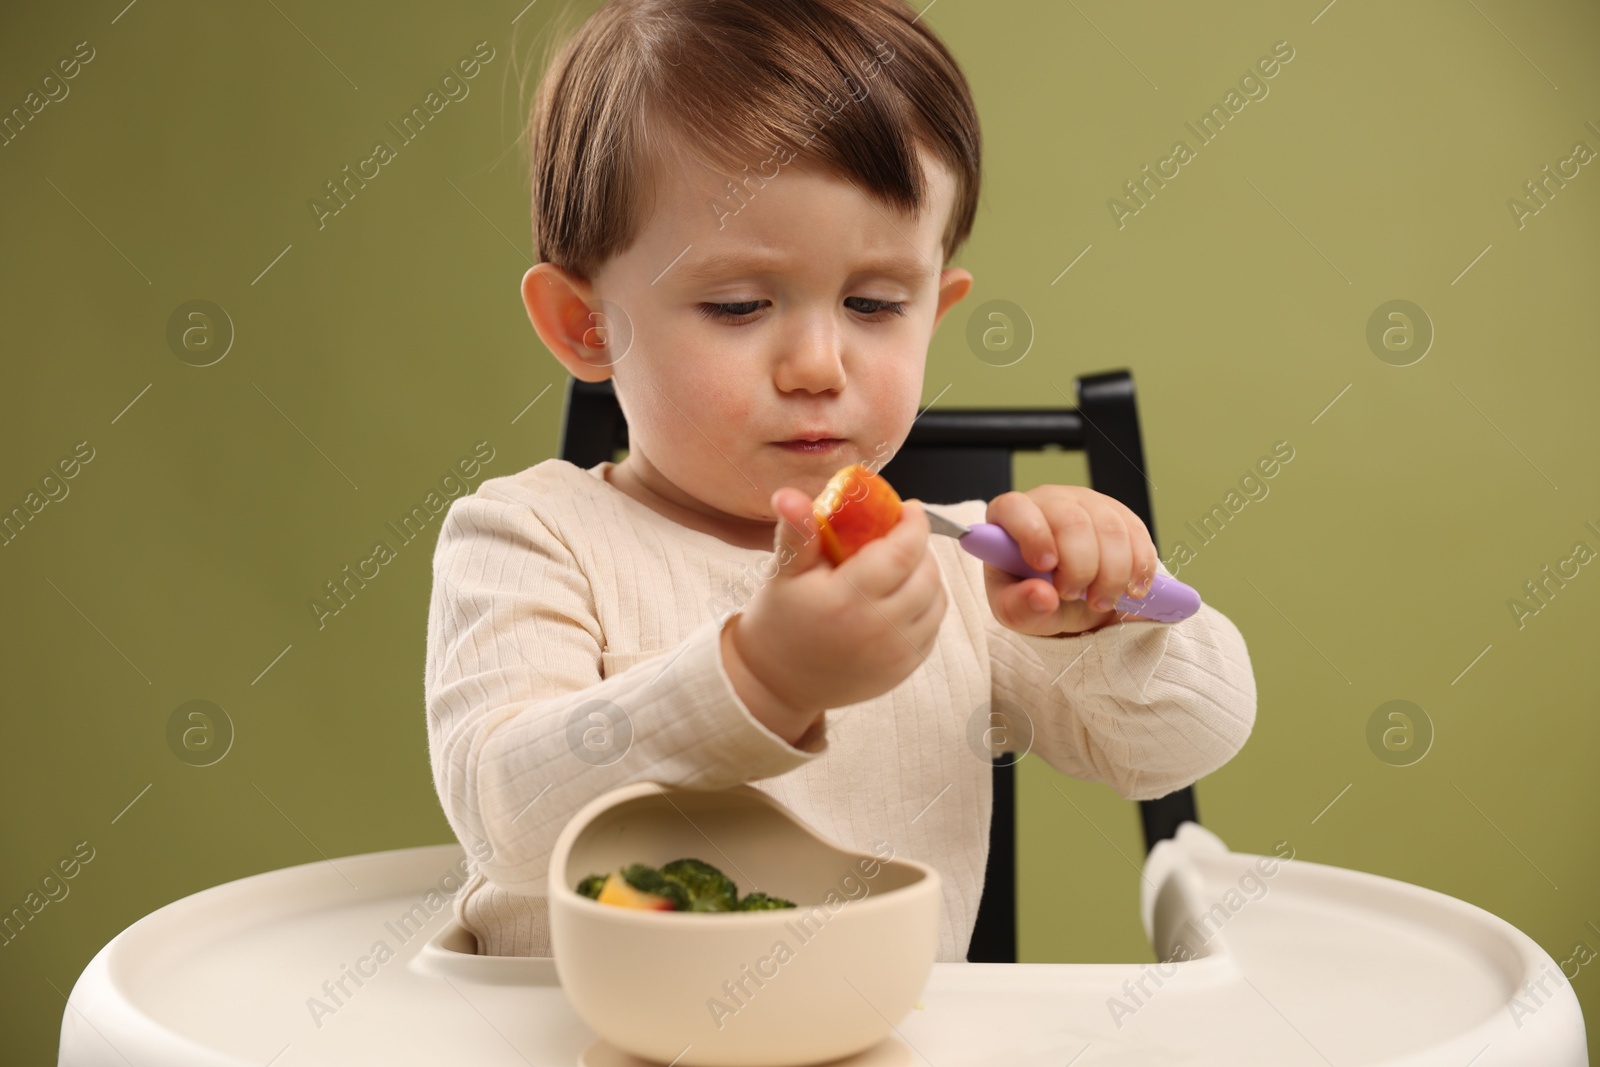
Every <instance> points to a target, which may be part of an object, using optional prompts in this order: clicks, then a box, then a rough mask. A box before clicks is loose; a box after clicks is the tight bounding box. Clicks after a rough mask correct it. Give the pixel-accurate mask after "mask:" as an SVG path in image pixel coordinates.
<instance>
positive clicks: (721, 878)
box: [661, 859, 739, 911]
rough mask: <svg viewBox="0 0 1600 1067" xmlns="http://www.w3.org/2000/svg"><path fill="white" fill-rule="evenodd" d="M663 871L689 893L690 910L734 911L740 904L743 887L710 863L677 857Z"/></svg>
mask: <svg viewBox="0 0 1600 1067" xmlns="http://www.w3.org/2000/svg"><path fill="white" fill-rule="evenodd" d="M661 874H662V876H663V877H665V878H667V879H668V880H670V881H673V882H677V883H678V884H679V885H681V886H683V888H684V889H685V890H686V891H687V892H688V894H689V910H690V911H732V910H734V905H735V904H737V903H738V900H739V890H738V887H736V886H735V885H734V884H733V880H732V879H730V878H729V877H728V876H727V875H725V874H723V873H722V872H721V871H719V870H717V869H716V868H715V867H713V866H711V864H709V863H704V862H702V861H700V860H696V859H681V860H673V861H672V862H671V863H669V864H667V865H666V866H664V867H662V868H661Z"/></svg>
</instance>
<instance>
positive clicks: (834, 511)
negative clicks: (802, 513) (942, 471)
mask: <svg viewBox="0 0 1600 1067" xmlns="http://www.w3.org/2000/svg"><path fill="white" fill-rule="evenodd" d="M900 510H901V504H900V494H898V493H896V492H895V491H894V488H893V487H892V486H891V485H890V484H889V483H888V482H887V481H885V480H884V478H883V476H882V475H880V474H878V473H877V472H876V471H874V470H872V469H871V468H869V467H868V466H867V465H866V464H864V463H852V464H850V465H849V466H848V467H843V468H841V469H840V470H839V471H838V472H837V473H836V474H834V476H833V477H832V478H830V479H828V484H827V485H826V486H825V487H823V490H822V492H821V493H820V494H819V495H818V496H817V498H816V500H814V501H812V504H811V513H812V516H813V517H814V518H815V519H816V522H817V534H818V536H819V537H821V538H822V554H823V555H824V556H827V557H828V560H829V562H831V563H833V564H834V565H838V564H840V563H843V562H844V561H845V560H847V559H849V558H850V557H851V556H853V555H855V554H856V553H857V552H858V551H860V549H861V547H862V546H863V545H865V544H867V542H869V541H872V540H875V539H876V538H879V537H882V536H883V535H884V534H886V533H888V532H889V531H890V530H892V529H893V528H894V525H895V523H897V522H899V521H900Z"/></svg>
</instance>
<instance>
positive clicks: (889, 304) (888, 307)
mask: <svg viewBox="0 0 1600 1067" xmlns="http://www.w3.org/2000/svg"><path fill="white" fill-rule="evenodd" d="M850 300H854V301H857V302H858V303H862V304H873V305H876V306H874V307H866V308H860V307H858V308H856V309H855V310H856V311H859V312H861V313H862V314H863V315H874V314H877V313H878V312H880V311H887V312H888V313H889V314H891V315H904V314H905V313H906V306H905V304H904V303H903V302H901V301H898V300H868V299H867V298H866V297H864V296H852V297H850V298H849V300H846V301H845V302H846V303H849V301H850Z"/></svg>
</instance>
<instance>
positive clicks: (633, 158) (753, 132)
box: [528, 0, 981, 278]
mask: <svg viewBox="0 0 1600 1067" xmlns="http://www.w3.org/2000/svg"><path fill="white" fill-rule="evenodd" d="M528 133H529V147H530V151H531V155H532V159H531V163H532V165H531V171H532V185H533V236H534V245H535V250H536V252H537V255H538V258H539V260H540V261H541V262H549V263H553V264H555V265H556V266H558V267H561V268H562V269H564V270H567V271H569V272H571V273H573V274H575V275H577V276H579V277H582V278H592V277H593V276H594V274H595V272H596V271H598V270H599V268H600V267H601V266H602V265H603V264H604V263H605V262H606V261H607V260H608V259H610V258H611V257H612V256H614V255H617V254H619V253H621V252H623V251H625V250H626V249H627V248H628V246H629V245H630V244H632V243H633V240H634V238H635V237H636V236H637V235H638V233H639V230H640V229H641V228H642V227H643V226H644V224H645V222H646V221H647V219H648V217H649V213H650V212H651V210H652V209H653V197H652V195H651V193H652V190H653V189H654V187H655V185H654V182H653V181H652V178H653V176H654V174H655V173H656V171H655V169H654V168H656V167H657V166H659V165H661V164H662V163H664V162H666V161H668V160H671V159H674V158H684V157H687V158H692V159H694V160H696V161H698V162H700V163H703V164H705V165H707V166H710V167H712V168H713V169H714V170H715V171H717V172H718V173H721V174H726V175H733V176H736V177H737V178H738V181H739V184H738V185H735V184H734V183H733V182H729V183H728V186H727V200H726V204H727V206H726V207H725V208H724V210H725V211H728V212H733V211H737V210H738V207H739V206H741V205H742V197H741V196H740V194H741V193H744V192H745V191H746V190H754V189H759V188H760V187H761V186H762V185H763V184H764V183H765V180H770V179H772V178H773V177H775V176H776V171H772V172H767V170H766V168H769V167H772V166H774V165H775V164H777V165H806V164H814V165H816V166H818V167H820V168H822V169H824V170H826V171H828V172H830V173H833V174H835V175H839V176H843V177H845V178H847V179H849V180H851V181H853V182H855V183H857V184H858V185H860V186H861V187H862V188H863V189H864V190H865V191H866V192H867V193H869V194H871V195H874V196H876V197H877V198H879V199H880V200H881V201H882V202H884V203H886V204H889V205H892V206H893V207H895V208H898V209H900V210H902V211H904V212H906V213H908V214H913V215H915V214H918V213H920V212H921V211H922V209H923V207H924V206H925V204H926V203H927V202H928V199H929V196H930V193H931V190H930V188H929V186H928V183H927V181H926V178H925V175H924V174H923V171H922V168H921V166H920V165H919V162H918V158H917V153H916V149H917V146H918V145H921V146H922V147H923V148H924V149H925V150H926V151H928V152H929V153H930V154H931V155H932V156H934V157H935V158H937V159H939V160H940V161H941V162H943V163H944V164H945V165H946V166H948V167H949V168H950V169H951V171H952V172H953V173H954V175H955V179H956V192H955V206H954V208H953V210H952V211H951V217H950V219H949V221H948V223H947V224H946V227H945V230H944V240H943V250H944V255H945V259H946V261H948V260H949V258H950V257H951V256H953V255H954V254H955V252H956V250H957V249H959V248H960V247H961V245H962V244H963V243H964V242H965V241H966V239H967V236H968V234H969V233H970V232H971V230H972V221H973V216H974V215H975V214H976V211H977V203H978V185H979V174H980V161H981V142H980V136H979V129H978V115H977V109H976V108H975V107H974V105H973V102H972V95H971V92H970V90H969V89H968V87H967V82H966V79H965V78H964V77H963V75H962V73H961V70H960V68H959V67H958V66H957V65H956V62H955V60H954V58H952V57H951V55H950V52H949V51H948V50H947V49H946V48H945V46H944V44H943V43H942V42H941V41H940V40H939V39H938V38H937V37H936V36H934V34H933V32H932V31H931V30H930V29H928V28H927V26H926V25H925V24H924V23H922V22H921V21H919V20H918V17H917V15H916V14H915V12H913V11H912V9H911V8H910V7H908V6H907V5H906V3H905V0H610V2H609V3H607V4H606V5H605V6H604V7H602V8H600V9H599V10H598V11H596V12H595V13H594V14H593V15H591V16H590V17H589V18H588V19H587V20H586V21H585V22H584V23H583V24H582V25H581V26H580V27H579V28H578V30H577V32H576V33H574V34H572V35H571V36H570V37H568V38H567V39H566V41H565V42H564V43H562V44H561V45H560V46H559V48H558V49H557V50H556V53H555V56H554V59H553V60H552V61H551V62H550V64H549V67H548V69H547V70H546V72H545V74H544V77H543V78H542V79H541V81H540V83H539V87H538V90H537V92H536V94H535V97H534V102H533V108H532V115H531V119H530V124H529V131H528ZM710 210H712V211H713V212H715V211H716V210H717V209H716V207H715V205H711V206H710Z"/></svg>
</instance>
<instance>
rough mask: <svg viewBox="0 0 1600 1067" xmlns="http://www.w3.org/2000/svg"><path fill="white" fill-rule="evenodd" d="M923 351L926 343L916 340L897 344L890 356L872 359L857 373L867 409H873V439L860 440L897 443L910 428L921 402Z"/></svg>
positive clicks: (865, 443)
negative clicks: (866, 397) (919, 343)
mask: <svg viewBox="0 0 1600 1067" xmlns="http://www.w3.org/2000/svg"><path fill="white" fill-rule="evenodd" d="M926 352H927V347H926V344H925V343H923V345H922V347H920V348H919V347H917V345H916V344H915V343H907V344H905V345H897V346H896V347H895V350H894V352H893V353H892V354H891V355H890V357H889V358H885V359H878V360H874V361H873V362H872V363H871V364H870V365H869V366H867V367H864V368H862V369H861V370H860V371H859V372H858V373H857V375H856V383H857V384H858V385H859V386H860V387H861V390H862V392H863V393H865V394H867V396H868V398H869V400H870V403H869V404H868V405H867V407H866V410H868V411H870V412H871V413H872V415H871V418H872V423H871V425H870V427H869V429H868V436H873V438H874V439H873V440H871V441H863V442H862V444H863V446H864V447H867V448H869V449H870V448H872V447H873V446H875V445H876V444H878V442H879V441H888V442H890V443H892V444H895V445H898V444H900V443H902V442H903V441H904V439H905V436H906V434H907V433H909V432H910V428H911V423H912V421H913V420H914V419H915V418H916V417H917V411H918V409H919V408H920V406H921V403H922V382H923V370H924V365H925V363H926V359H927V357H926V355H925V353H926ZM935 391H936V392H937V390H935ZM929 399H932V397H930V398H929Z"/></svg>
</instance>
